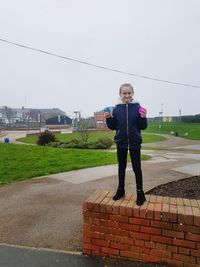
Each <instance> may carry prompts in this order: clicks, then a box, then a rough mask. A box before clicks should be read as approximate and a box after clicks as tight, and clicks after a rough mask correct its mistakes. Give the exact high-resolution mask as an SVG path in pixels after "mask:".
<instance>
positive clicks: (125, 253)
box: [120, 250, 139, 260]
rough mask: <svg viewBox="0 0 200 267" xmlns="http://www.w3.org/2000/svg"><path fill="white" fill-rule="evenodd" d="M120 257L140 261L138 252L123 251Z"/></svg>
mask: <svg viewBox="0 0 200 267" xmlns="http://www.w3.org/2000/svg"><path fill="white" fill-rule="evenodd" d="M120 255H121V256H122V257H126V258H129V259H134V260H138V259H139V253H137V252H132V251H124V250H121V251H120Z"/></svg>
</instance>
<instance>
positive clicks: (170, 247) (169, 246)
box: [167, 245, 178, 253]
mask: <svg viewBox="0 0 200 267" xmlns="http://www.w3.org/2000/svg"><path fill="white" fill-rule="evenodd" d="M167 250H168V251H171V252H174V253H178V247H176V246H172V245H167Z"/></svg>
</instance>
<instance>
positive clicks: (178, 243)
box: [173, 239, 196, 248]
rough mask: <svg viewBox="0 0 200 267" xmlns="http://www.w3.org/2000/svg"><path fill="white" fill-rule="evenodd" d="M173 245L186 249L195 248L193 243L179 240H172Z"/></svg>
mask: <svg viewBox="0 0 200 267" xmlns="http://www.w3.org/2000/svg"><path fill="white" fill-rule="evenodd" d="M173 245H176V246H180V247H186V248H195V247H196V246H195V242H192V241H186V240H181V239H174V240H173Z"/></svg>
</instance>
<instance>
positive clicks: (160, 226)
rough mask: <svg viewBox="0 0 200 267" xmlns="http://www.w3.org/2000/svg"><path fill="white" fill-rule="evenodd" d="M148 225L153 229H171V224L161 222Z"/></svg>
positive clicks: (151, 222) (152, 222)
mask: <svg viewBox="0 0 200 267" xmlns="http://www.w3.org/2000/svg"><path fill="white" fill-rule="evenodd" d="M150 225H151V226H153V227H158V228H164V229H172V223H170V222H163V221H153V220H152V221H150Z"/></svg>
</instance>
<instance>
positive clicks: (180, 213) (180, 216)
mask: <svg viewBox="0 0 200 267" xmlns="http://www.w3.org/2000/svg"><path fill="white" fill-rule="evenodd" d="M177 213H178V223H182V224H184V222H185V210H184V207H183V206H177Z"/></svg>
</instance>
